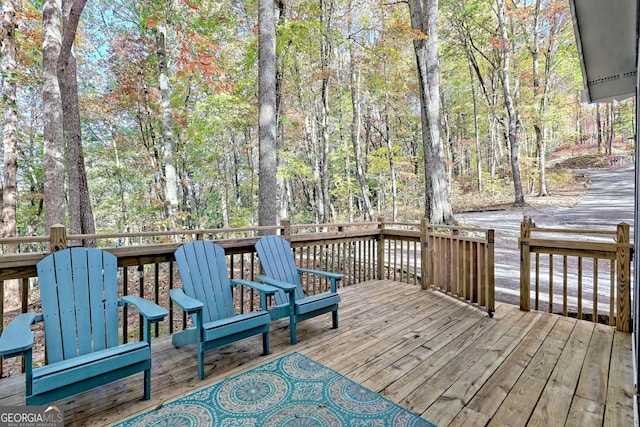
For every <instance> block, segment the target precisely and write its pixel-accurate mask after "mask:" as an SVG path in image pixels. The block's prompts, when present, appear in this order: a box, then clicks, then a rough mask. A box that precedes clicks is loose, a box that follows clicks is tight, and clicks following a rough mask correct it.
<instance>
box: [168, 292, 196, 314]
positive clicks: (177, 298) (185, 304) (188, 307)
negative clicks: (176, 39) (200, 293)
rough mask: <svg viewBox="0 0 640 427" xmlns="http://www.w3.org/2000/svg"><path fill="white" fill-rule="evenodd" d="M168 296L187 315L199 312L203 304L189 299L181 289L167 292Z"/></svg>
mask: <svg viewBox="0 0 640 427" xmlns="http://www.w3.org/2000/svg"><path fill="white" fill-rule="evenodd" d="M169 295H170V296H171V299H172V300H173V302H175V303H176V304H178V305H179V306H180V308H181V309H183V310H184V311H185V312H187V314H191V313H194V312H196V311H201V310H202V308H203V307H204V304H203V303H202V302H200V301H198V300H197V299H195V298H191V297H190V296H188V295H187V294H185V293H184V291H183V290H182V289H181V288H173V289H171V290H170V291H169Z"/></svg>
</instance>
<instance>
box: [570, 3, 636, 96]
mask: <svg viewBox="0 0 640 427" xmlns="http://www.w3.org/2000/svg"><path fill="white" fill-rule="evenodd" d="M570 4H571V14H572V16H573V28H574V32H575V36H576V42H577V45H578V53H579V55H580V63H581V65H582V77H583V80H584V84H585V91H584V93H583V98H584V100H585V101H587V102H608V101H612V100H618V101H619V100H622V99H625V98H628V97H630V96H633V95H635V94H636V73H637V67H638V64H637V46H638V45H637V34H638V31H637V27H638V25H637V10H638V0H570Z"/></svg>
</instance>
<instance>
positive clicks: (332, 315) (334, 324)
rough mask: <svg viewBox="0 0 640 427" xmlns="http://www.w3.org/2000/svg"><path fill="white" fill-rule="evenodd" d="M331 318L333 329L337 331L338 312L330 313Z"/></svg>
mask: <svg viewBox="0 0 640 427" xmlns="http://www.w3.org/2000/svg"><path fill="white" fill-rule="evenodd" d="M331 317H333V329H338V310H335V311H332V312H331Z"/></svg>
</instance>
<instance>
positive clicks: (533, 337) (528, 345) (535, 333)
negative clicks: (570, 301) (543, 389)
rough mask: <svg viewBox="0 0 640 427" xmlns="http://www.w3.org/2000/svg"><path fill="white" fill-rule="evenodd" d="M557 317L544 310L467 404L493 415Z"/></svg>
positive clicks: (475, 409)
mask: <svg viewBox="0 0 640 427" xmlns="http://www.w3.org/2000/svg"><path fill="white" fill-rule="evenodd" d="M557 320H558V317H556V316H553V315H550V314H545V315H543V316H541V317H540V320H539V321H538V322H536V324H535V326H534V328H533V329H531V330H530V332H529V333H527V335H526V336H525V337H524V338H523V340H522V341H521V342H520V344H519V345H518V346H517V347H516V348H515V349H514V351H513V352H512V353H511V354H510V355H509V356H508V357H507V359H506V360H505V361H504V363H503V364H502V365H501V366H500V367H499V368H498V369H497V370H496V371H495V372H494V373H493V375H492V377H491V378H490V379H489V380H488V381H487V382H486V383H485V384H484V386H483V387H482V388H481V389H480V390H479V392H478V393H477V394H476V395H475V396H474V398H473V399H471V401H470V402H469V405H468V406H469V408H470V409H473V410H474V411H477V412H480V413H481V414H485V415H487V416H489V417H493V415H494V414H495V413H496V411H497V410H498V409H499V408H500V406H501V405H502V403H503V402H504V399H505V398H506V397H507V396H508V394H509V393H510V392H511V389H512V388H513V386H514V384H515V383H516V381H517V380H518V378H519V377H520V375H521V374H522V372H523V371H524V370H525V369H526V367H527V365H528V364H529V363H530V362H531V359H532V358H533V356H534V355H535V353H536V351H538V348H540V346H541V345H542V343H543V341H544V339H545V338H546V336H547V335H548V333H549V331H551V329H552V328H553V326H554V325H555V323H556V321H557Z"/></svg>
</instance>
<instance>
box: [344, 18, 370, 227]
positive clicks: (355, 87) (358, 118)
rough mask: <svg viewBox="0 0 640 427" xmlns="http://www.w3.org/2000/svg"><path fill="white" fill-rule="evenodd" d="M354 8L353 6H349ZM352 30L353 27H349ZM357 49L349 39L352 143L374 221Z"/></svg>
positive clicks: (366, 208)
mask: <svg viewBox="0 0 640 427" xmlns="http://www.w3.org/2000/svg"><path fill="white" fill-rule="evenodd" d="M349 9H350V10H352V8H351V7H350V8H349ZM352 18H353V17H352V15H351V13H350V14H349V18H348V19H349V26H350V27H351V21H352ZM349 32H351V28H349ZM355 54H356V53H355V49H354V47H353V40H352V39H349V73H350V76H351V81H350V83H351V85H350V87H351V108H352V111H353V112H352V118H351V145H352V146H353V161H354V162H355V165H356V176H357V178H358V184H359V185H360V193H361V195H362V203H363V205H364V212H363V213H364V218H365V220H366V221H373V207H372V206H371V198H370V197H369V182H368V181H367V176H366V174H365V169H364V165H363V158H362V148H361V147H360V131H361V130H362V111H361V109H360V72H359V70H357V67H356V59H355Z"/></svg>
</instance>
